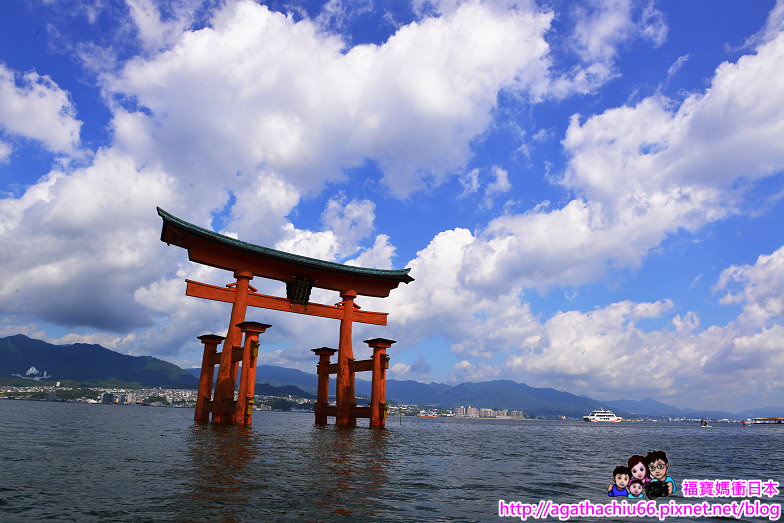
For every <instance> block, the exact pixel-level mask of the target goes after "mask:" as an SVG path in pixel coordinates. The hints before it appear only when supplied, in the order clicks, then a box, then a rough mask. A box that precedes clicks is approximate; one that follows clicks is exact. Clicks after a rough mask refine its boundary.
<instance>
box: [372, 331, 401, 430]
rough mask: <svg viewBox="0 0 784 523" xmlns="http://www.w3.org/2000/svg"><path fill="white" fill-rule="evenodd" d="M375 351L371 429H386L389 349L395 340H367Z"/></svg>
mask: <svg viewBox="0 0 784 523" xmlns="http://www.w3.org/2000/svg"><path fill="white" fill-rule="evenodd" d="M365 343H367V344H368V345H369V346H370V348H371V349H373V378H372V379H373V381H372V385H371V389H370V428H379V429H381V428H384V425H386V419H387V377H386V374H387V371H386V369H387V365H388V364H387V361H388V360H389V356H387V349H388V348H390V347H391V346H392V344H393V343H395V340H387V339H385V338H373V339H372V340H365Z"/></svg>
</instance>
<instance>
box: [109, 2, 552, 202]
mask: <svg viewBox="0 0 784 523" xmlns="http://www.w3.org/2000/svg"><path fill="white" fill-rule="evenodd" d="M550 19H551V15H550V14H548V13H541V12H539V11H537V10H535V9H530V10H527V9H516V10H512V11H507V10H503V9H500V8H498V7H496V6H493V5H490V4H483V3H480V2H466V3H465V4H463V5H461V6H460V7H459V8H457V9H455V10H454V11H453V12H451V13H450V14H448V15H444V16H443V17H440V18H426V19H423V20H421V21H418V22H412V23H411V24H409V25H406V26H404V27H402V28H400V29H399V30H398V31H397V32H396V33H395V34H394V35H392V36H391V37H390V38H389V39H388V40H387V41H386V42H384V43H383V44H380V45H360V46H355V47H353V48H350V49H346V45H345V43H344V42H343V41H342V40H341V39H340V38H339V37H337V36H334V35H326V34H324V33H323V32H320V31H319V28H318V25H317V24H315V23H313V22H311V21H309V20H301V21H298V22H295V21H294V20H293V19H292V18H290V17H286V16H285V15H283V14H281V13H276V12H272V11H270V10H269V9H267V8H266V7H264V6H260V5H257V4H255V3H252V2H248V1H239V2H231V3H228V4H227V5H226V6H225V7H224V8H222V9H221V10H219V11H218V12H217V13H216V15H215V16H214V18H213V19H212V24H211V26H210V27H206V28H204V29H201V30H198V31H188V32H185V33H184V34H182V36H181V37H180V39H179V40H178V41H177V43H176V44H174V45H173V47H172V48H171V49H170V50H169V51H166V52H163V53H160V54H158V55H156V56H154V57H151V58H150V59H144V58H137V59H134V60H132V61H131V62H129V63H128V65H127V66H126V67H125V68H124V69H123V71H122V73H121V74H120V75H118V76H117V77H111V78H107V79H106V85H107V87H108V89H110V90H111V91H112V92H113V93H116V94H117V95H122V96H123V97H128V98H132V99H134V100H136V102H137V103H138V104H139V105H140V106H142V107H144V108H146V110H145V112H137V111H131V112H129V114H127V115H122V120H123V121H122V122H119V121H118V122H117V129H118V133H117V141H118V144H119V145H120V146H122V147H126V148H127V149H128V150H129V151H131V152H133V154H134V155H136V156H137V157H140V158H151V159H152V158H154V159H159V160H162V161H163V162H164V166H165V167H166V168H167V169H172V170H176V171H178V172H189V173H190V174H191V176H194V177H196V178H202V179H203V178H204V177H206V176H207V174H206V173H209V175H215V174H216V173H227V172H228V173H230V174H231V175H234V174H235V173H236V172H238V171H239V172H241V173H251V172H253V171H254V170H255V169H256V168H258V166H260V165H264V166H266V168H268V169H269V170H272V171H274V172H276V173H279V174H281V175H282V176H284V178H285V179H286V180H287V181H288V182H289V183H292V184H293V185H294V186H295V187H297V188H298V189H299V190H301V191H305V192H313V191H318V190H319V189H320V188H321V187H323V184H324V183H325V182H330V181H333V182H334V181H338V180H342V179H344V174H343V170H344V169H345V168H348V167H352V166H356V165H359V164H361V163H362V162H364V161H365V159H368V158H369V159H372V160H374V161H376V162H377V163H378V165H379V166H380V167H381V169H382V171H383V173H384V175H383V179H384V182H385V183H386V184H387V186H388V187H389V188H390V189H391V190H392V192H393V193H395V194H396V195H399V196H405V195H407V194H410V193H411V192H412V191H415V190H418V189H421V188H423V187H425V186H427V184H433V183H436V184H437V183H440V182H441V181H442V180H443V179H444V178H445V177H446V176H448V175H450V174H452V173H454V172H456V170H458V169H459V168H460V167H462V166H463V165H464V164H465V163H466V161H467V160H468V159H469V158H470V155H471V150H470V142H471V140H472V139H473V138H474V137H476V136H477V135H479V134H480V133H482V132H483V131H484V130H485V128H486V127H487V125H488V124H489V123H490V121H491V118H492V110H493V108H494V106H495V104H496V96H497V94H498V92H499V91H500V90H502V89H505V88H511V89H525V88H526V86H528V85H530V84H531V83H532V82H533V81H534V80H535V79H537V78H539V77H540V76H541V75H543V74H545V73H546V70H545V62H544V57H545V56H546V54H547V51H548V46H547V44H546V42H545V40H544V37H543V35H544V33H545V32H546V31H547V29H548V27H549V24H550ZM206 49H209V53H207V52H205V50H206ZM193 108H198V109H199V110H198V111H194V110H193ZM120 124H122V125H120ZM140 132H141V133H142V136H143V137H144V139H140V138H139V137H138V134H139V133H140ZM185 144H187V148H188V150H189V151H198V152H199V154H191V155H184V154H182V151H183V149H184V148H185V146H186V145H185ZM229 159H230V160H229ZM219 175H220V174H219Z"/></svg>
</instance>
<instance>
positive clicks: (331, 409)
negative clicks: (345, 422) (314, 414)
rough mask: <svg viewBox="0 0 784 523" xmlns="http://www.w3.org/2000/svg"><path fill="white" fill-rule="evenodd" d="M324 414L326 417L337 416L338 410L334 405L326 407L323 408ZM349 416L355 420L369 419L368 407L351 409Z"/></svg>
mask: <svg viewBox="0 0 784 523" xmlns="http://www.w3.org/2000/svg"><path fill="white" fill-rule="evenodd" d="M324 412H325V413H326V414H327V416H337V414H338V408H337V407H336V406H335V405H327V406H326V407H324ZM351 416H353V417H355V418H369V417H370V407H351Z"/></svg>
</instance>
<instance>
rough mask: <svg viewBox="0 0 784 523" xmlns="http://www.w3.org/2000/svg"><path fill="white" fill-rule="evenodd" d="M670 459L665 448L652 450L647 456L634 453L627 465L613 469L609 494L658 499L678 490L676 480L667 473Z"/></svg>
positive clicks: (630, 497)
mask: <svg viewBox="0 0 784 523" xmlns="http://www.w3.org/2000/svg"><path fill="white" fill-rule="evenodd" d="M668 470H669V460H668V459H667V454H666V453H665V452H664V451H663V450H652V451H650V452H648V454H647V455H646V456H639V455H636V454H635V455H634V456H632V457H631V458H629V460H628V461H627V464H626V466H623V465H620V466H618V467H615V469H614V470H613V482H612V483H610V484H609V485H607V495H608V496H610V497H624V498H629V499H642V498H643V497H644V496H647V497H648V499H656V498H662V497H666V496H669V495H670V494H673V493H674V492H675V491H676V490H677V486H676V485H675V480H674V479H672V478H671V477H670V476H668V475H667V471H668Z"/></svg>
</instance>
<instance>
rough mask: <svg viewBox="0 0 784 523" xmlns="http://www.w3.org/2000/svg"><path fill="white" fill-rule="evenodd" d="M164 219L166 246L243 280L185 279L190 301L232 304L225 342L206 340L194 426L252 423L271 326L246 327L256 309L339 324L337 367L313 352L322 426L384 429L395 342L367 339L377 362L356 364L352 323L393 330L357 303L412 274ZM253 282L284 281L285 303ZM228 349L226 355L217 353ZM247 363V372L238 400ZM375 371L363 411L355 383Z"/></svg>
mask: <svg viewBox="0 0 784 523" xmlns="http://www.w3.org/2000/svg"><path fill="white" fill-rule="evenodd" d="M158 215H159V216H160V217H161V218H162V219H163V228H162V230H161V241H163V242H165V243H167V244H170V245H171V244H173V245H177V246H179V247H182V248H184V249H187V250H188V259H189V260H191V261H193V262H196V263H202V264H204V265H209V266H212V267H217V268H219V269H224V270H228V271H232V272H233V273H234V278H235V279H236V281H235V282H233V283H230V284H228V285H226V287H218V286H215V285H208V284H206V283H200V282H196V281H192V280H186V282H187V288H186V291H185V293H186V294H187V295H188V296H194V297H197V298H204V299H208V300H215V301H222V302H226V303H231V304H232V308H231V319H230V320H229V329H228V332H227V334H226V336H225V338H224V337H222V336H217V335H215V334H205V335H203V336H199V340H201V342H202V343H203V344H204V356H203V360H202V369H201V377H200V380H199V393H198V398H197V403H196V413H195V416H194V419H196V420H198V421H209V419H210V414H212V421H213V423H236V424H246V425H250V424H251V421H252V412H253V411H252V407H253V394H254V390H255V376H256V360H257V357H258V348H259V341H258V340H259V335H261V334H262V333H264V332H265V331H266V329H268V328H270V325H267V324H264V323H258V322H251V321H245V311H246V309H247V308H248V307H249V306H250V307H260V308H264V309H272V310H277V311H285V312H294V313H297V314H306V315H309V316H321V317H324V318H334V319H339V320H340V337H339V342H338V350H337V353H338V361H337V363H335V364H333V363H330V357H331V355H332V354H334V353H335V349H330V348H328V347H321V348H319V349H313V352H315V353H316V354H317V355H318V356H319V362H318V367H317V369H318V395H317V399H316V413H315V414H316V423H317V424H321V425H323V424H326V423H327V417H328V416H335V423H336V424H337V425H348V426H354V425H356V420H357V418H370V426H371V427H383V426H384V420H385V414H386V403H385V402H386V372H385V369H386V368H387V367H388V360H389V356H387V355H386V349H388V348H389V347H390V346H391V345H392V344H393V343H395V342H394V341H393V340H387V339H384V338H374V339H371V340H366V341H365V342H366V343H368V344H369V345H370V347H371V348H372V349H373V357H372V358H371V359H370V360H362V361H355V360H354V352H353V347H352V325H353V323H354V322H359V323H368V324H372V325H386V324H387V314H386V313H384V312H371V311H364V310H361V308H360V307H359V305H357V304H356V303H354V300H355V298H356V297H357V296H358V295H362V296H375V297H380V298H384V297H387V296H389V293H390V291H391V290H392V289H394V288H396V287H397V286H398V285H399V284H400V283H401V282H403V283H409V282H411V281H414V279H413V278H412V277H411V276H409V275H408V272H409V270H410V269H402V270H383V269H367V268H363V267H352V266H349V265H341V264H339V263H332V262H327V261H322V260H317V259H315V258H308V257H305V256H298V255H296V254H290V253H287V252H282V251H277V250H274V249H269V248H266V247H261V246H259V245H253V244H251V243H246V242H242V241H239V240H236V239H234V238H230V237H228V236H224V235H222V234H218V233H215V232H213V231H210V230H208V229H204V228H202V227H199V226H197V225H193V224H191V223H188V222H186V221H184V220H181V219H179V218H177V217H176V216H173V215H171V214H169V213H167V212H166V211H164V210H163V209H161V208H160V207H159V208H158ZM254 276H259V277H262V278H270V279H274V280H279V281H282V282H285V283H286V297H285V298H281V297H277V296H269V295H266V294H260V293H257V292H256V289H255V288H253V287H252V286H251V285H250V280H251V279H253V277H254ZM313 287H317V288H320V289H328V290H333V291H337V292H338V293H340V297H341V301H340V302H339V303H337V304H335V305H324V304H320V303H312V302H310V291H311V289H312V288H313ZM243 335H244V342H243ZM221 342H223V348H222V350H221V352H218V344H219V343H221ZM240 361H241V362H242V373H241V375H240V383H239V393H238V398H237V400H236V401H235V400H234V389H235V386H236V384H237V373H238V369H239V363H240ZM215 365H218V378H217V381H216V384H215V392H214V395H213V394H212V381H213V374H214V369H215ZM368 370H369V371H372V372H373V380H372V381H373V383H372V393H371V404H370V406H369V407H357V405H356V403H355V396H354V380H355V378H354V376H355V373H356V372H360V371H368ZM330 374H337V379H336V390H335V395H336V405H335V406H334V407H330V406H329V405H328V398H327V394H328V388H329V375H330Z"/></svg>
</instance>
